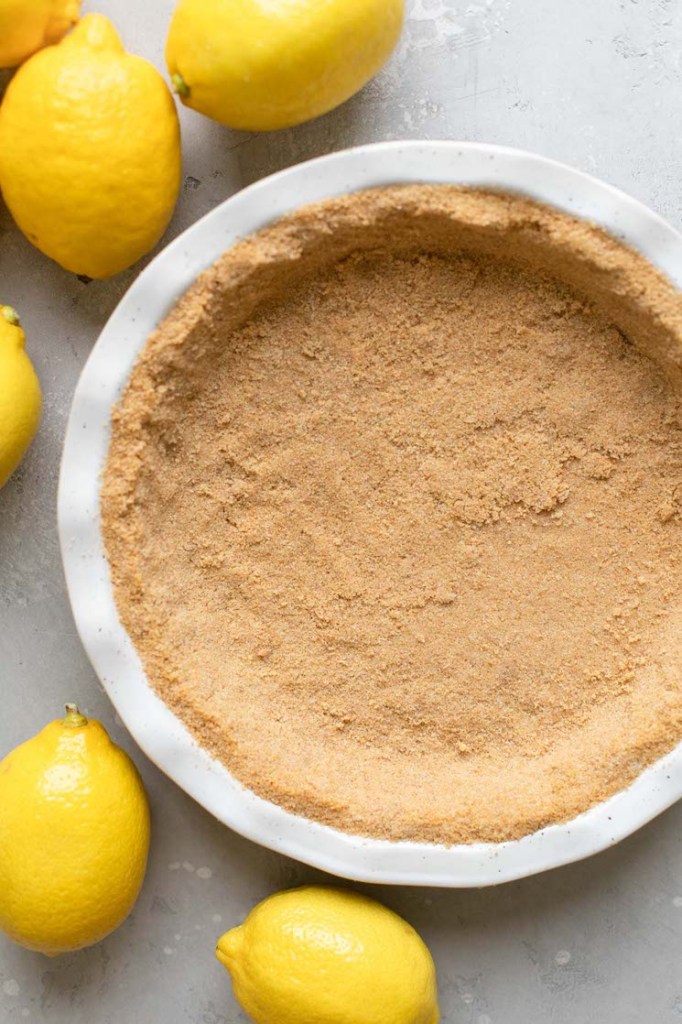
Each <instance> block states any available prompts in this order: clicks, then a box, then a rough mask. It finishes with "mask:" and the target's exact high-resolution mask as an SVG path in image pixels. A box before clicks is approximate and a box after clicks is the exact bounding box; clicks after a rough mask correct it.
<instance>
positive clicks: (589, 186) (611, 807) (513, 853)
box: [59, 143, 682, 886]
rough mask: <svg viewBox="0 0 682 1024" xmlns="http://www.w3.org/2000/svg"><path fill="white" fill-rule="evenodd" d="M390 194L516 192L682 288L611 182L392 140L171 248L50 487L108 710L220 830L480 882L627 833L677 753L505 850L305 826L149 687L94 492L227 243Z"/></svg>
mask: <svg viewBox="0 0 682 1024" xmlns="http://www.w3.org/2000/svg"><path fill="white" fill-rule="evenodd" d="M392 183H403V184H405V183H424V184H428V183H450V184H457V185H460V186H475V187H477V188H487V189H493V190H504V191H506V192H511V193H521V194H525V195H526V196H528V197H529V198H531V199H535V200H539V201H541V202H544V203H546V204H548V205H550V206H552V207H554V208H556V209H558V210H559V211H564V212H565V213H568V214H572V215H573V216H577V217H580V218H583V219H587V220H589V221H591V222H594V223H596V224H597V225H601V226H602V227H603V228H605V229H606V230H607V231H608V232H609V234H611V235H612V236H614V237H615V238H618V239H621V240H622V241H624V242H625V243H626V244H628V245H629V246H631V247H632V248H633V249H635V250H638V251H639V252H640V253H641V254H642V255H643V256H644V257H646V259H648V260H649V261H650V263H652V264H653V265H654V266H655V267H656V268H657V269H658V270H660V271H661V272H662V273H663V274H664V275H666V276H667V278H668V279H669V281H670V282H671V283H672V284H673V285H674V286H675V287H676V288H679V286H680V275H681V273H682V239H681V238H680V236H678V235H677V233H676V232H674V231H673V230H672V229H671V228H670V227H668V226H667V225H666V224H665V223H664V222H662V221H661V220H660V219H659V218H657V217H656V216H655V215H654V214H652V213H651V212H650V211H647V210H646V209H645V208H643V207H642V206H640V205H639V204H637V203H636V202H634V201H633V200H631V199H629V198H627V197H626V196H624V195H622V194H621V193H618V192H617V191H615V190H613V189H611V188H609V187H608V186H606V185H603V184H600V183H599V182H596V181H594V180H593V179H590V178H588V177H586V176H584V175H582V174H579V173H578V172H575V171H572V170H570V169H569V168H566V167H563V166H561V165H558V164H555V163H552V162H550V161H546V160H544V159H542V158H539V157H535V156H532V155H530V154H524V153H520V152H516V151H511V150H504V149H500V148H497V147H489V146H480V145H474V144H455V143H391V144H384V145H379V146H371V147H365V148H362V149H358V150H351V151H348V152H346V153H339V154H336V155H334V156H331V157H326V158H323V159H322V160H317V161H312V162H311V163H309V164H304V165H301V166H299V167H296V168H293V169H291V170H289V171H286V172H283V173H282V174H279V175H275V176H274V177H272V178H270V179H267V180H266V181H264V182H260V183H259V184H258V185H255V186H252V187H251V188H250V189H247V190H245V191H244V192H243V193H240V194H239V195H238V196H235V197H233V198H232V199H230V200H228V202H227V203H225V204H223V205H222V206H221V207H219V208H218V209H217V210H215V211H213V213H211V214H209V215H208V216H207V217H206V218H204V219H203V220H202V221H200V222H199V223H198V224H196V225H195V226H194V227H193V228H191V229H190V230H189V231H188V232H186V233H185V234H184V235H183V236H182V237H181V238H179V239H178V240H176V242H174V243H173V244H172V245H171V246H169V247H168V249H166V250H165V251H164V252H163V253H162V254H161V255H160V256H159V257H158V258H157V259H156V260H155V261H154V262H153V263H152V264H151V265H150V266H149V267H148V268H147V269H146V270H145V271H144V272H143V274H142V275H141V276H140V278H139V279H138V281H137V282H136V283H135V285H133V287H132V288H131V289H130V291H129V292H128V294H127V296H126V297H125V298H124V299H123V301H122V303H121V304H120V306H119V307H118V309H117V310H116V312H115V313H114V315H113V316H112V318H111V320H110V321H109V324H108V325H107V327H106V328H105V330H104V332H103V333H102V335H101V337H100V339H99V341H98V343H97V345H96V347H95V349H94V351H93V354H92V356H91V358H90V360H89V362H88V364H87V366H86V368H85V370H84V372H83V376H82V378H81V381H80V383H79V386H78V389H77V393H76V397H75V400H74V407H73V411H72V416H71V420H70V424H69V429H68V434H67V440H66V446H65V452H64V462H63V468H62V478H61V485H60V502H59V518H60V533H61V540H62V548H63V555H64V563H65V568H66V575H67V582H68V585H69V591H70V595H71V600H72V604H73V608H74V613H75V617H76V621H77V625H78V628H79V631H80V633H81V636H82V638H83V641H84V644H85V646H86V649H87V650H88V653H89V655H90V657H91V660H92V661H93V664H94V666H95V668H96V670H97V671H98V673H99V675H100V677H101V678H102V681H103V683H104V685H105V687H106V688H107V690H108V692H109V693H110V695H111V697H112V700H113V701H114V703H115V704H116V706H117V708H118V710H119V713H120V714H121V716H122V718H123V719H124V721H125V722H126V724H127V725H128V727H129V729H130V731H131V732H132V734H133V735H134V736H135V738H136V739H137V740H138V742H139V743H140V745H141V746H142V748H143V749H144V750H145V751H146V752H147V754H148V755H149V756H150V757H151V758H152V759H153V760H154V761H155V762H156V763H157V764H158V765H159V766H160V767H161V768H163V769H164V770H165V771H166V772H167V773H168V774H169V775H170V776H171V777H173V778H174V779H175V780H176V781H177V782H178V783H179V784H180V785H182V786H183V788H185V789H186V790H187V791H188V792H189V793H190V794H191V795H192V796H194V797H195V798H196V799H197V800H198V801H199V802H200V803H202V804H203V805H204V806H205V807H206V808H207V809H209V810H210V811H212V812H213V813H214V814H215V815H216V816H217V817H218V818H219V819H221V820H222V821H224V822H225V823H227V824H229V825H230V826H231V827H233V828H235V829H236V830H237V831H239V832H241V833H242V834H244V835H246V836H248V837H250V838H252V839H254V840H256V841H259V842H261V843H263V844H264V845H266V846H270V847H272V848H274V849H277V850H279V851H281V852H283V853H286V854H288V855H290V856H294V857H297V858H298V859H300V860H303V861H306V862H308V863H311V864H314V865H316V866H318V867H321V868H324V869H326V870H328V871H332V872H334V873H336V874H340V875H345V876H348V877H352V878H358V879H366V880H370V881H382V882H396V883H397V882H400V883H412V884H430V885H439V884H440V885H462V886H464V885H484V884H491V883H494V882H499V881H504V880H507V879H511V878H516V877H520V876H523V875H527V874H531V873H533V872H536V871H540V870H544V869H546V868H549V867H553V866H556V865H558V864H561V863H565V862H568V861H571V860H575V859H578V858H579V857H582V856H586V855H588V854H590V853H592V852H596V851H597V850H598V849H602V848H604V847H605V846H607V845H609V844H610V843H612V842H615V841H617V840H618V839H620V838H622V837H623V836H624V835H626V834H628V833H629V832H631V831H633V830H634V829H635V828H637V827H639V826H640V825H641V824H643V823H644V822H645V821H646V820H648V819H649V818H651V817H652V816H653V815H654V814H656V813H658V812H659V811H660V810H662V809H663V808H664V807H666V806H668V805H669V804H670V803H672V802H673V801H674V800H675V799H677V798H678V796H679V795H680V782H681V775H682V773H681V770H680V765H679V755H678V754H677V753H676V752H673V753H672V754H670V755H668V756H667V757H666V758H664V759H663V760H661V761H658V762H656V764H654V765H653V767H651V768H649V769H647V770H646V771H644V772H643V773H642V774H641V775H640V776H639V777H638V778H637V780H636V781H635V782H634V783H633V784H632V785H631V786H629V788H628V789H626V790H623V791H621V792H619V793H617V795H616V796H614V797H612V798H611V799H610V800H608V801H606V802H603V803H601V804H598V805H597V806H595V807H593V808H592V809H591V810H589V811H588V812H586V813H585V814H582V815H580V816H579V817H577V818H574V819H573V820H572V821H570V822H568V823H567V824H564V825H552V826H550V827H547V828H545V829H543V830H541V831H539V832H535V833H533V834H532V835H528V836H525V837H524V838H522V839H518V840H513V841H508V842H496V843H492V842H491V843H470V844H466V845H450V846H445V845H438V844H436V843H426V842H406V841H393V842H391V841H386V840H380V839H369V838H364V837H358V836H354V835H350V834H348V833H346V832H341V831H339V830H337V829H335V828H330V827H328V826H325V825H322V824H319V823H316V822H313V821H310V820H307V819H306V818H303V817H300V816H297V815H295V814H292V813H290V812H287V811H285V810H283V809H282V807H280V806H277V805H275V804H272V803H268V802H266V801H265V800H263V799H261V798H259V797H257V796H256V795H255V794H254V793H252V792H250V791H249V790H246V789H245V788H244V787H243V786H241V785H240V784H239V783H238V782H237V781H236V780H235V779H234V778H233V777H232V776H231V775H230V774H229V772H228V771H227V770H226V769H225V768H224V767H223V766H222V765H221V764H220V763H219V762H217V761H216V760H214V759H212V758H211V757H210V756H209V754H208V753H207V752H206V751H205V750H204V749H202V748H201V747H200V746H199V745H198V744H197V743H196V742H195V741H194V740H193V739H192V738H191V737H190V735H189V734H188V733H187V731H186V730H185V728H184V726H183V725H182V723H181V722H180V721H179V720H178V719H177V718H176V717H175V716H174V715H173V714H172V713H171V711H170V710H169V709H168V707H166V705H165V704H164V703H163V702H162V701H161V700H160V698H159V697H158V696H157V695H156V693H155V692H154V691H153V690H152V688H151V687H150V686H149V685H148V682H147V680H146V678H145V674H144V670H143V668H142V665H141V663H140V661H139V659H138V656H137V654H136V652H135V650H134V648H133V645H132V643H131V641H130V639H129V637H128V636H127V634H126V632H125V630H124V629H123V627H122V625H121V623H120V621H119V617H118V614H117V611H116V606H115V603H114V599H113V593H112V585H111V581H110V577H109V567H108V564H107V561H106V558H105V556H104V554H103V548H102V537H101V530H100V496H99V488H100V476H101V472H102V469H103V465H104V461H105V458H106V454H107V450H108V445H109V436H110V434H109V425H110V419H111V413H112V409H113V407H114V405H115V404H116V402H117V400H118V398H119V396H120V394H121V391H122V389H123V387H124V386H125V384H126V382H127V380H128V378H129V375H130V372H131V369H132V367H133V364H134V363H135V361H136V359H137V356H138V355H139V353H140V351H141V349H142V347H143V346H144V344H145V342H146V340H147V338H148V336H149V334H150V332H151V331H152V330H153V328H154V327H155V326H156V325H157V324H158V323H159V322H160V321H161V320H162V319H163V317H164V315H165V314H166V313H167V312H168V310H169V308H170V307H171V306H172V305H173V304H174V302H175V301H176V299H177V298H178V297H179V296H180V295H182V294H183V293H184V292H185V291H186V290H187V288H188V287H189V286H190V285H191V284H192V282H193V281H194V280H195V279H196V277H197V275H198V274H199V273H200V271H201V270H203V269H205V268H206V267H207V266H208V265H210V264H212V263H213V262H214V261H215V260H216V259H217V257H218V256H219V255H220V254H221V253H223V252H224V251H225V250H227V249H229V248H230V246H231V245H232V244H233V243H234V242H235V241H237V240H238V239H240V238H242V237H244V236H247V235H250V234H252V233H253V232H254V231H256V230H258V229H260V228H262V227H263V226H265V225H266V224H268V223H270V222H272V221H274V220H276V219H277V218H278V217H280V216H281V215H283V214H286V213H289V212H292V211H295V210H297V209H298V208H299V207H301V206H306V205H308V204H310V203H312V202H315V201H319V200H324V199H327V198H330V197H335V196H340V195H343V194H347V193H353V192H357V191H358V190H361V189H364V188H368V187H372V186H378V185H389V184H392ZM675 301H676V299H675Z"/></svg>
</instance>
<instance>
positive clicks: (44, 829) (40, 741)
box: [0, 704, 149, 956]
mask: <svg viewBox="0 0 682 1024" xmlns="http://www.w3.org/2000/svg"><path fill="white" fill-rule="evenodd" d="M148 850H149V807H148V804H147V797H146V795H145V791H144V788H143V785H142V780H141V779H140V776H139V775H138V773H137V770H136V768H135V766H134V764H133V762H132V761H131V760H130V758H129V757H128V755H127V754H126V753H124V751H123V750H121V748H120V747H117V746H116V745H115V744H114V743H112V742H111V740H110V739H109V737H108V735H107V733H106V732H105V730H104V728H103V727H102V726H101V725H100V723H99V722H95V721H88V719H87V718H85V717H84V716H83V715H81V714H80V713H79V711H78V709H77V708H76V707H75V706H74V705H72V704H67V711H66V717H65V718H64V719H62V720H61V721H55V722H51V723H50V725H48V726H46V727H45V728H44V729H43V730H42V732H39V733H38V735H37V736H34V737H33V739H30V740H27V741H26V743H22V744H21V746H19V747H16V749H15V750H13V751H12V752H11V753H10V754H8V755H7V757H6V758H5V759H4V760H3V761H1V762H0V928H2V930H3V931H5V932H7V934H8V935H9V936H10V938H12V939H14V941H15V942H18V943H19V944H20V945H22V946H26V947H27V948H28V949H35V950H38V951H40V952H41V953H47V954H48V955H49V956H54V955H55V954H57V953H65V952H67V951H69V950H74V949H81V948H82V947H83V946H90V945H92V943H93V942H98V941H99V940H100V939H103V938H104V936H105V935H108V934H109V932H111V931H113V930H114V928H117V927H118V925H119V924H121V922H122V921H123V920H124V918H125V917H127V915H128V914H129V912H130V910H131V909H132V906H133V904H134V903H135V900H136V899H137V895H138V893H139V891H140V887H141V885H142V880H143V878H144V873H145V866H146V863H147V852H148Z"/></svg>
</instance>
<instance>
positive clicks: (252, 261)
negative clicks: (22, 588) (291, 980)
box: [102, 186, 682, 843]
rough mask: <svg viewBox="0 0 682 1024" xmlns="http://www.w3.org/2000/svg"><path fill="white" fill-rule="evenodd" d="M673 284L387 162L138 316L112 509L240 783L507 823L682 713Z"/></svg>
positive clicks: (267, 792)
mask: <svg viewBox="0 0 682 1024" xmlns="http://www.w3.org/2000/svg"><path fill="white" fill-rule="evenodd" d="M681 337H682V299H681V298H680V295H679V294H678V293H677V292H676V291H675V289H674V288H673V287H672V286H671V285H670V284H669V283H668V282H666V281H665V280H664V279H663V278H662V277H661V276H660V275H659V274H658V272H657V271H656V270H655V269H654V268H653V267H652V266H651V265H650V264H648V263H647V262H646V261H645V260H644V259H643V258H641V257H640V256H638V255H636V254H635V253H634V252H632V251H631V250H629V249H627V248H625V247H624V246H622V245H621V244H619V243H618V242H616V241H615V240H613V239H612V238H610V237H608V236H606V235H605V234H604V233H603V232H601V231H600V230H598V229H596V228H594V227H592V226H590V225H588V224H586V223H584V222H580V221H577V220H574V219H572V218H570V217H568V216H566V215H564V214H562V213H559V212H557V211H555V210H551V209H549V208H547V207H543V206H540V205H538V204H536V203H533V202H531V201H529V200H526V199H522V198H520V197H515V196H511V195H504V194H494V193H486V192H479V191H473V190H466V189H458V188H453V187H449V186H404V187H392V188H386V189H377V190H371V191H368V192H362V193H358V194H356V195H353V196H348V197H344V198H341V199H338V200H333V201H328V202H325V203H322V204H319V205H316V206H312V207H308V208H305V209H303V210H301V211H299V212H298V213H296V214H295V215H293V216H291V217H289V218H287V219H285V220H283V221H280V222H278V223H277V224H275V225H273V226H272V227H269V228H267V229H266V230H264V231H262V232H260V233H259V234H257V235H255V236H253V237H251V238H249V239H247V240H246V241H243V242H241V243H239V244H238V245H237V246H235V247H234V248H233V249H231V250H230V251H229V252H228V253H226V254H225V255H224V256H223V257H222V258H221V259H220V260H218V262H217V263H216V264H215V265H214V266H213V267H212V268H211V269H210V270H208V271H207V272H205V273H204V274H203V275H202V276H201V277H200V278H199V279H198V281H197V282H196V284H195V285H194V286H193V288H191V289H190V291H189V292H188V293H187V294H186V295H185V296H184V297H183V298H182V299H181V300H180V302H179V303H178V304H177V305H176V307H175V308H174V309H173V311H172V312H171V313H170V315H169V316H168V317H167V319H166V320H165V321H164V322H163V323H162V324H161V326H160V327H159V328H158V329H157V330H156V332H155V333H154V334H153V335H152V337H151V338H150V339H149V341H148V343H147V345H146V347H145V349H144V351H143V352H142V354H141V356H140V358H139V360H138V362H137V364H136V366H135V369H134V371H133V373H132V376H131V379H130V382H129V384H128V386H127V389H126V391H125V393H124V395H123V397H122V399H121V401H120V403H119V405H118V407H117V409H116V411H115V414H114V418H113V435H112V441H111V449H110V453H109V458H108V462H107V466H106V471H105V476H104V483H103V489H102V526H103V532H104V538H105V543H106V548H107V552H108V557H109V560H110V565H111V571H112V576H113V580H114V585H115V592H116V599H117V604H118V610H119V614H120V617H121V620H122V622H123V624H124V626H125V628H126V629H127V631H128V633H129V635H130V637H131V639H132V641H133V643H134V644H135V646H136V648H137V650H138V652H139V654H140V656H141V658H142V661H143V663H144V666H145V670H146V672H147V675H148V678H149V681H150V683H151V685H152V686H153V687H154V688H155V689H156V690H157V691H158V692H159V693H160V694H161V696H162V697H163V699H164V700H165V701H166V702H167V703H168V704H169V705H170V707H171V708H173V710H174V711H175V712H176V713H177V714H178V715H179V716H180V718H182V719H183V720H184V721H185V722H186V724H187V725H188V726H189V728H190V729H191V730H192V731H193V732H194V734H195V735H196V736H197V738H198V739H199V741H200V742H201V743H202V744H203V745H204V746H206V747H207V748H208V749H209V750H210V751H212V752H213V753H214V754H216V755H217V756H218V757H219V758H220V759H221V760H222V761H223V762H224V763H225V764H226V765H227V767H228V768H229V769H230V770H231V771H232V772H233V773H234V775H235V776H236V777H237V778H238V779H240V780H241V781H242V782H243V783H244V784H245V785H246V786H248V787H250V788H251V789H253V790H254V791H255V792H256V793H258V794H260V795H261V796H263V797H266V798H268V799H270V800H273V801H275V802H276V803H279V804H281V805H283V806H284V807H286V808H288V809H289V810H292V811H294V812H297V813H299V814H302V815H306V816H308V817H311V818H314V819H316V820H318V821H322V822H326V823H327V824H329V825H332V826H334V827H336V828H340V829H343V830H346V831H349V832H356V833H362V834H365V835H369V836H374V837H382V838H390V839H418V840H419V839H420V840H431V841H443V842H446V843H451V842H472V841H476V840H491V841H498V840H504V839H513V838H517V837H519V836H522V835H524V834H526V833H529V832H532V831H534V830H536V829H537V828H539V827H542V826H544V825H547V824H550V823H553V822H558V821H562V820H566V819H568V818H570V817H572V816H574V815H575V814H577V813H579V812H581V811H584V810H586V809H587V808H588V807H590V806H591V805H593V804H595V803H597V802H599V801H601V800H603V799H605V798H606V797H608V796H609V795H611V794H612V793H614V792H615V791H617V790H619V789H621V788H623V787H624V786H626V785H627V784H628V783H629V782H630V781H631V780H632V779H633V778H634V777H635V776H636V775H637V774H639V773H640V772H641V771H642V769H643V768H644V767H645V766H646V765H647V764H650V763H651V762H652V761H654V760H655V759H656V758H658V757H659V756H660V755H662V754H663V753H665V752H666V751H668V750H670V749H671V748H672V747H673V746H674V745H675V744H676V743H677V742H678V741H679V740H680V738H682V687H681V685H680V678H681V677H680V665H681V661H682V655H681V654H680V651H681V650H682V645H681V642H680V641H681V639H682V635H681V634H682V577H681V573H680V569H681V562H682V547H681V545H680V540H681V539H682V409H681V405H680V379H681V371H680V367H681V365H682V341H681Z"/></svg>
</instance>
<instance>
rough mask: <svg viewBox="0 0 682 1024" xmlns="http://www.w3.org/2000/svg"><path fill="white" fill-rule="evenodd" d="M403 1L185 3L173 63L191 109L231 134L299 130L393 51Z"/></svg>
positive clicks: (170, 48)
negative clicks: (292, 127) (298, 126)
mask: <svg viewBox="0 0 682 1024" xmlns="http://www.w3.org/2000/svg"><path fill="white" fill-rule="evenodd" d="M403 8H404V0H324V3H322V2H321V0H180V2H179V3H178V5H177V7H176V8H175V12H174V14H173V18H172V20H171V24H170V30H169V33H168V41H167V43H166V63H167V64H168V70H169V72H170V75H171V78H172V80H173V84H174V86H175V88H176V91H177V92H178V94H179V96H180V98H181V99H182V101H183V103H185V104H186V105H187V106H189V107H192V108H193V109H194V110H198V111H199V112H200V113H202V114H206V115H208V117H212V118H214V119H215V120H216V121H220V122H221V123H222V124H226V125H228V126H229V127H231V128H244V129H247V130H249V131H263V130H268V129H273V128H286V127H289V126H290V125H295V124H300V123H301V122H302V121H307V120H309V119H310V118H311V117H317V116H318V115H319V114H324V113H326V112H327V111H328V110H331V109H332V108H333V107H337V106H338V105H339V104H340V103H343V102H344V101H345V100H347V99H348V98H349V97H350V96H352V95H353V94H354V93H356V92H357V91H358V90H359V89H361V88H362V86H363V85H365V83H366V82H368V81H369V80H370V78H372V76H373V75H375V74H376V73H377V71H378V70H379V68H380V67H381V66H382V65H383V64H384V63H385V61H386V60H387V59H388V57H389V56H390V54H391V51H392V50H393V48H394V46H395V44H396V42H397V40H398V37H399V35H400V29H401V26H402V21H403Z"/></svg>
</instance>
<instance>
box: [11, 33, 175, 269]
mask: <svg viewBox="0 0 682 1024" xmlns="http://www.w3.org/2000/svg"><path fill="white" fill-rule="evenodd" d="M180 172H181V165H180V130H179V126H178V117H177V112H176V109H175V104H174V102H173V97H172V96H171V93H170V90H169V89H168V87H167V85H166V84H165V82H164V81H163V78H162V77H161V75H160V74H159V73H158V71H156V69H155V68H154V67H152V65H151V64H150V63H149V62H148V61H146V60H143V59H142V58H141V57H136V56H134V55H132V54H129V53H126V52H125V50H124V49H123V45H122V43H121V40H120V39H119V37H118V35H117V33H116V30H115V28H114V26H113V25H112V24H111V22H110V21H109V20H108V19H107V18H105V17H104V16H103V15H101V14H88V15H86V17H84V18H83V19H82V21H81V22H80V23H79V24H78V25H77V27H76V28H75V29H74V30H73V32H71V34H70V35H68V36H66V38H65V39H63V40H62V42H61V43H59V44H58V45H57V46H49V47H47V49H45V50H41V51H40V52H39V53H36V54H35V56H34V57H31V58H30V59H29V60H28V61H26V63H25V64H22V66H21V67H20V68H19V70H18V71H17V73H16V75H15V76H14V78H13V79H12V81H11V82H10V84H9V86H8V88H7V92H6V93H5V98H4V100H3V103H2V106H1V107H0V189H1V190H2V193H3V196H4V198H5V202H6V203H7V206H8V207H9V209H10V212H11V213H12V216H13V217H14V219H15V220H16V222H17V224H18V225H19V227H20V228H21V230H22V231H23V232H24V234H25V235H26V236H27V238H29V239H30V241H31V242H33V244H34V245H36V246H37V247H38V248H39V249H40V250H41V251H42V252H44V253H46V255H48V256H51V257H52V259H54V260H56V261H57V262H58V263H60V264H61V265H62V266H63V267H65V268H66V269H67V270H71V271H73V272H74V273H76V274H84V275H87V276H88V277H96V278H103V277H109V276H110V275H112V274H116V273H118V272H119V271H121V270H124V269H125V268H126V267H129V266H130V265H131V264H133V263H135V262H136V260H138V259H139V258H140V257H141V256H144V254H145V253H147V252H148V251H149V250H150V249H151V248H153V246H154V245H155V244H156V242H157V241H158V240H159V238H160V237H161V235H162V234H163V232H164V230H165V228H166V226H167V224H168V222H169V220H170V218H171V214H172V213H173V208H174V206H175V203H176V200H177V196H178V191H179V188H180Z"/></svg>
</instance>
